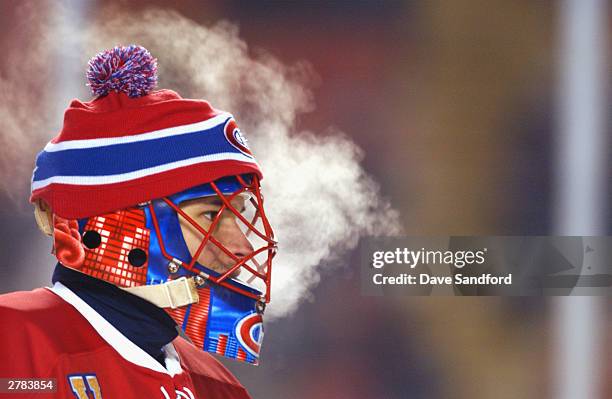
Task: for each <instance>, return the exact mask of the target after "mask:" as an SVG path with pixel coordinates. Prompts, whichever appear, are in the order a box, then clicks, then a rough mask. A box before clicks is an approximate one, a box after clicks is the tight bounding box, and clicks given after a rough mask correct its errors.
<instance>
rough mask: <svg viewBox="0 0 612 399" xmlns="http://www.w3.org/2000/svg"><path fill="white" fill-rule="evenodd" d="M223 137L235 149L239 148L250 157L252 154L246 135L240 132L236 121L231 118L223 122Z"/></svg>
mask: <svg viewBox="0 0 612 399" xmlns="http://www.w3.org/2000/svg"><path fill="white" fill-rule="evenodd" d="M224 130H225V138H226V139H227V141H229V143H230V144H231V145H233V146H234V147H235V148H236V149H238V150H240V152H242V153H243V154H245V155H248V156H250V157H252V156H253V153H251V149H250V148H249V142H248V140H247V139H246V137H245V136H244V135H243V134H242V132H241V131H240V129H239V128H238V125H237V124H236V121H235V120H234V119H233V118H230V119H228V121H227V122H226V124H225V129H224Z"/></svg>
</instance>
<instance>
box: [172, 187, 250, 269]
mask: <svg viewBox="0 0 612 399" xmlns="http://www.w3.org/2000/svg"><path fill="white" fill-rule="evenodd" d="M231 204H232V206H233V207H234V208H235V209H236V210H238V211H240V212H243V211H244V208H245V199H244V198H242V197H240V196H238V197H235V198H234V199H232V201H231ZM221 206H222V201H221V200H220V199H219V198H218V197H217V196H211V197H204V198H198V199H194V200H190V201H185V202H183V203H181V205H180V208H181V210H182V211H183V212H185V213H186V214H187V215H188V216H189V217H190V218H192V219H193V220H195V221H196V222H198V223H199V224H200V226H201V227H202V228H203V229H204V230H206V231H208V229H209V228H210V226H211V224H212V222H213V220H214V218H215V216H216V215H217V213H218V212H219V209H220V208H221ZM179 221H180V224H181V229H182V231H183V237H184V238H185V243H187V247H188V248H189V252H190V253H191V254H192V255H193V254H195V253H196V251H197V249H198V247H199V245H200V243H201V242H202V239H203V238H204V236H203V235H202V234H201V233H200V232H199V231H198V230H197V229H196V228H195V227H194V226H193V225H192V224H191V223H189V222H188V221H187V220H186V219H185V218H183V217H182V216H180V215H179ZM212 234H213V237H214V238H215V239H216V240H218V241H219V242H220V243H221V244H223V245H224V246H225V248H227V249H228V250H229V251H230V252H232V253H233V254H234V255H236V256H237V257H243V256H246V255H248V254H250V253H251V252H252V251H253V246H252V244H251V242H250V241H249V239H248V238H247V237H246V236H245V234H244V232H243V231H242V230H241V229H240V226H239V225H238V218H237V217H236V215H234V214H233V213H232V212H231V211H229V210H227V209H226V210H225V211H224V212H223V213H222V214H221V218H220V220H219V222H218V223H217V225H216V226H215V229H214V230H213V232H212ZM198 263H199V264H201V265H206V267H208V268H210V269H212V270H214V271H216V272H219V273H223V272H225V271H227V270H228V269H230V268H231V267H232V266H233V265H234V264H235V261H234V260H233V259H232V258H231V257H230V256H229V255H227V254H226V253H225V252H223V251H222V250H221V249H220V248H219V247H217V246H216V245H215V244H213V243H211V242H209V243H207V244H206V245H205V246H204V249H203V250H202V252H201V254H200V256H199V257H198ZM238 274H240V270H236V271H235V272H234V273H232V274H231V277H234V278H235V277H238Z"/></svg>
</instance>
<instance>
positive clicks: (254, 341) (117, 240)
mask: <svg viewBox="0 0 612 399" xmlns="http://www.w3.org/2000/svg"><path fill="white" fill-rule="evenodd" d="M155 68H156V63H155V60H154V59H153V58H152V57H151V56H150V54H149V53H148V52H147V51H146V50H145V49H143V48H142V47H138V46H129V47H116V48H114V49H113V50H109V51H107V52H104V53H101V54H99V55H98V56H96V57H94V59H92V61H90V71H89V73H88V78H89V82H90V86H92V88H93V89H94V93H95V94H97V95H98V97H97V98H96V99H94V100H93V101H90V102H87V103H81V102H80V101H78V100H73V101H72V103H71V105H70V107H69V108H68V109H67V110H66V114H65V119H64V126H63V129H62V131H61V133H60V134H59V135H58V136H57V137H56V138H54V139H53V140H52V141H51V142H50V143H49V144H48V145H47V146H46V147H45V149H44V150H43V151H42V152H41V153H40V154H39V155H38V157H37V161H36V168H35V170H34V175H33V178H32V196H31V199H30V200H31V201H32V202H34V203H35V204H36V206H37V208H36V209H37V221H38V222H39V225H41V226H42V228H43V229H46V230H47V232H48V233H51V231H50V229H49V225H50V224H53V226H54V229H53V236H54V248H55V253H56V256H57V257H58V259H59V260H60V262H61V263H62V264H64V265H65V266H68V267H71V268H73V269H75V270H78V271H80V272H83V273H85V274H88V275H90V276H93V277H96V278H99V279H101V280H104V281H107V282H110V283H112V284H115V285H117V286H119V287H122V288H123V289H125V290H127V291H129V292H131V293H133V294H134V295H137V296H140V297H142V298H144V299H147V300H148V301H150V302H152V303H154V304H156V305H157V306H159V307H162V308H166V310H167V311H168V313H169V314H170V315H171V316H172V317H173V318H174V319H175V321H176V322H177V324H178V325H179V326H180V327H181V329H182V330H183V331H184V333H185V335H186V336H187V337H188V338H189V339H190V340H191V341H192V343H193V344H194V345H196V346H197V347H199V348H201V349H203V350H205V351H208V352H212V353H216V354H219V355H223V356H226V357H229V358H233V359H238V360H242V361H245V362H248V363H251V364H257V363H258V358H259V349H260V345H261V341H262V338H263V320H262V315H263V312H264V309H265V305H266V303H268V302H269V301H270V277H271V261H272V258H273V256H274V254H275V251H276V241H275V238H274V233H273V230H272V227H271V226H270V223H269V222H268V220H267V217H266V214H265V210H264V198H263V195H262V193H261V188H260V180H261V178H262V173H261V171H260V169H259V166H258V164H257V162H256V161H255V159H254V157H253V154H252V153H251V151H250V150H249V147H248V144H247V141H246V139H245V138H244V136H243V135H242V133H241V132H240V129H239V128H238V126H237V124H236V122H235V120H234V119H233V117H232V116H231V115H230V114H227V113H223V112H220V111H217V110H214V109H213V108H212V107H210V105H209V104H208V103H207V102H205V101H201V100H187V99H182V98H181V97H180V96H178V94H176V93H174V92H172V91H169V90H160V91H154V92H150V89H151V88H152V87H153V85H154V84H155ZM47 214H48V215H51V214H52V215H53V216H52V219H48V218H47V217H46V215H47Z"/></svg>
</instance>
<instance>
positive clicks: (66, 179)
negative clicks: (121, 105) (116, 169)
mask: <svg viewBox="0 0 612 399" xmlns="http://www.w3.org/2000/svg"><path fill="white" fill-rule="evenodd" d="M227 160H234V161H243V162H248V163H251V164H254V165H256V166H257V162H256V161H255V160H254V159H253V158H251V157H248V156H246V155H244V154H241V153H236V152H222V153H217V154H210V155H203V156H200V157H194V158H189V159H182V160H180V161H175V162H170V163H166V164H163V165H157V166H153V167H150V168H145V169H140V170H135V171H132V172H127V173H120V174H115V175H105V176H52V177H49V178H47V179H44V180H38V181H34V182H32V191H34V190H38V189H41V188H43V187H46V186H48V185H49V184H52V183H60V184H71V185H78V186H96V185H103V184H113V183H123V182H126V181H129V180H134V179H138V178H141V177H146V176H151V175H155V174H158V173H163V172H168V171H170V170H173V169H177V168H181V167H183V166H189V165H195V164H198V163H206V162H214V161H227Z"/></svg>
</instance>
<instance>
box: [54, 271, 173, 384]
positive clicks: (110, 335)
mask: <svg viewBox="0 0 612 399" xmlns="http://www.w3.org/2000/svg"><path fill="white" fill-rule="evenodd" d="M49 290H51V291H52V292H54V293H55V294H57V295H58V296H59V297H60V298H62V299H63V300H65V301H66V302H68V303H69V304H70V305H72V306H73V307H74V308H75V309H76V310H77V311H78V312H79V313H80V314H81V315H83V317H84V318H85V320H87V322H88V323H89V324H91V326H92V327H93V328H94V330H96V332H97V333H98V334H99V335H100V336H101V337H102V338H103V339H104V340H105V341H106V342H108V344H109V345H110V346H111V347H112V348H113V349H115V350H116V351H117V352H118V353H119V354H120V355H121V357H123V358H124V359H125V360H127V361H128V362H131V363H134V364H136V365H138V366H141V367H145V368H148V369H150V370H153V371H157V372H159V373H164V374H168V375H170V376H172V377H173V376H175V375H177V374H180V373H182V372H183V369H182V368H181V364H180V361H179V358H178V354H177V352H176V350H175V349H174V346H173V345H172V343H169V344H168V345H166V346H164V350H165V353H166V368H167V369H166V368H164V367H163V366H162V365H161V364H160V363H159V362H158V361H157V360H155V359H153V357H151V356H150V355H149V354H148V353H147V352H145V351H143V350H142V349H141V348H140V347H139V346H137V345H136V344H134V343H133V342H132V341H130V340H129V339H128V338H127V337H126V336H125V335H123V334H121V332H120V331H119V330H117V328H115V326H113V325H112V324H111V323H109V322H108V321H107V320H106V319H105V318H104V317H102V316H101V315H100V314H99V313H98V312H96V311H95V310H94V309H93V308H92V307H91V306H89V305H88V304H87V303H86V302H85V301H83V300H82V299H81V298H79V296H78V295H76V294H75V293H74V292H72V291H71V290H70V289H69V288H68V287H66V286H65V285H63V284H62V283H60V282H57V283H55V284H54V285H53V287H52V288H49Z"/></svg>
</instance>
